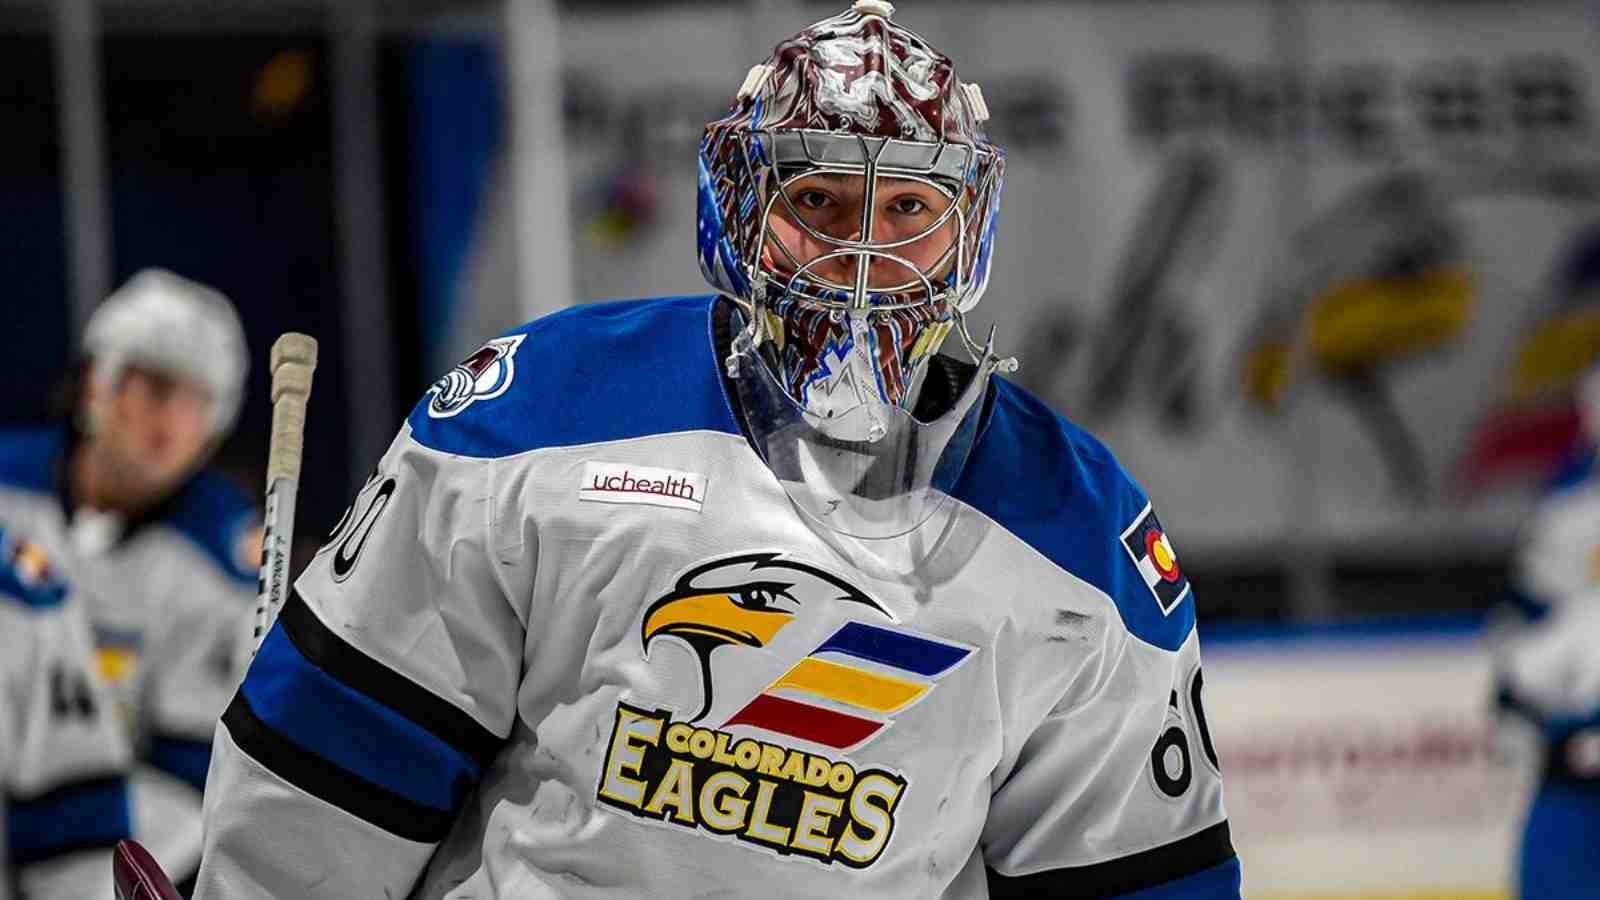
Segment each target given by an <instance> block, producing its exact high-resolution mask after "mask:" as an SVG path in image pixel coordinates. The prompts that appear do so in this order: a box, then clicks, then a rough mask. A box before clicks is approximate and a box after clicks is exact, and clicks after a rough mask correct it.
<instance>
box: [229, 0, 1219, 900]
mask: <svg viewBox="0 0 1600 900" xmlns="http://www.w3.org/2000/svg"><path fill="white" fill-rule="evenodd" d="M892 14H893V10H892V9H891V8H890V6H889V4H887V3H883V2H875V0H861V2H857V3H856V4H855V5H854V6H853V7H852V8H851V9H849V10H847V11H845V12H843V13H841V14H839V15H837V16H834V17H832V18H829V19H826V20H824V21H822V22H819V23H817V24H815V25H812V26H810V27H808V28H806V29H804V30H803V31H801V32H800V33H799V34H797V35H795V36H794V37H792V38H790V39H788V40H786V41H784V42H783V43H782V44H780V45H779V46H778V48H777V49H776V51H775V52H774V54H773V55H772V56H771V58H770V59H769V60H768V61H767V62H765V63H763V64H761V65H758V66H756V67H755V68H754V69H753V70H752V71H751V73H750V75H749V76H748V77H747V78H746V80H745V82H744V83H743V85H741V86H740V87H739V90H738V92H737V96H736V98H735V100H734V103H733V107H732V110H731V111H730V112H729V114H728V115H727V116H726V117H725V118H723V119H720V120H718V121H716V122H713V123H711V124H710V125H709V126H708V127H707V129H706V133H705V137H704V140H703V142H702V144H701V148H700V154H699V197H700V200H699V230H698V234H697V245H698V252H699V260H700V265H701V268H702V270H703V271H704V273H705V275H706V277H707V279H708V280H709V281H710V283H711V285H712V286H713V287H714V288H715V294H713V295H708V296H697V297H678V298H670V299H653V300H644V301H634V302H624V303H607V304H596V305H587V306H581V307H577V308H574V309H571V310H567V311H564V312H561V313H558V314H556V315H552V316H549V317H547V318H543V319H540V320H538V321H535V322H533V323H531V324H529V325H526V326H524V327H522V328H519V329H516V330H514V331H512V332H510V333H508V334H505V335H503V336H501V337H498V338H495V339H493V340H491V341H490V342H489V343H488V344H487V345H485V346H484V347H483V348H482V349H481V350H479V351H478V352H477V353H475V354H473V355H472V356H471V357H469V358H468V359H467V360H466V361H465V362H464V363H462V365H460V366H458V367H457V368H456V369H455V370H454V371H452V372H451V373H449V374H448V375H446V376H445V377H444V378H441V379H440V380H439V382H438V383H437V384H436V385H435V386H434V388H433V389H432V390H431V391H430V392H429V393H428V395H427V396H426V397H425V398H424V399H423V401H422V402H421V403H420V404H419V405H418V406H417V407H416V409H415V410H414V411H413V412H412V413H411V415H410V417H409V419H408V421H407V422H406V424H405V425H404V426H403V427H402V429H401V432H400V434H399V436H398V437H397V438H396V439H395V441H394V443H393V445H392V446H391V447H390V449H389V451H388V453H387V454H386V455H385V456H384V457H383V459H382V461H381V462H380V463H379V464H378V466H377V468H376V471H375V472H374V473H373V475H372V477H371V478H370V480H369V481H368V482H367V484H366V486H365V487H364V489H363V490H362V491H361V492H360V493H359V495H358V496H357V497H356V499H355V501H354V503H353V504H352V506H351V508H350V510H349V512H348V514H347V515H346V516H345V518H344V521H343V522H342V523H341V524H340V526H339V527H338V529H337V530H336V531H335V533H334V534H333V535H332V537H331V539H330V540H329V541H328V543H327V545H326V546H325V547H324V548H323V549H322V551H321V552H320V553H319V554H318V555H317V557H316V558H315V559H314V560H313V561H312V562H311V564H310V566H309V567H308V569H307V570H306V572H305V574H304V575H303V576H302V577H301V578H300V580H299V581H298V583H297V585H296V590H295V592H294V594H293V595H292V596H291V598H290V599H289V601H288V603H287V604H286V606H285V608H284V610H283V612H282V614H281V616H280V617H279V619H278V621H277V624H276V625H275V627H273V629H272V630H271V631H270V632H269V634H268V635H267V637H266V639H265V640H264V642H263V644H262V646H261V647H260V650H259V651H258V653H257V655H256V657H255V660H254V663H253V665H252V666H251V669H250V671H249V674H248V676H247V678H246V680H245V682H244V684H243V686H242V687H241V688H240V690H239V692H238V694H237V696H236V697H235V698H234V699H233V701H232V704H231V705H230V706H229V707H228V710H227V712H226V713H225V714H224V715H223V717H222V721H221V724H220V726H219V728H218V731H217V736H216V740H215V747H216V751H215V755H214V758H213V762H212V766H211V770H210V774H209V781H208V785H207V791H206V846H205V854H204V862H203V865H202V868H201V873H200V877H199V882H198V896H199V897H200V898H202V900H255V898H267V897H294V898H304V900H318V898H356V897H362V898H367V897H374V898H376V897H396V898H399V897H407V896H409V897H414V898H428V900H436V898H453V900H464V898H469V897H471V898H506V900H510V898H517V900H535V898H557V897H561V898H567V897H571V898H624V897H628V898H635V897H658V898H671V897H752V896H760V897H771V898H776V897H808V898H809V897H867V898H887V897H907V898H940V897H945V898H981V897H985V896H990V897H1114V896H1136V897H1138V898H1141V900H1153V898H1236V897H1238V895H1239V883H1240V867H1239V862H1238V860H1237V858H1236V856H1235V854H1234V851H1233V849H1232V844H1231V841H1230V838H1229V834H1228V824H1227V819H1226V815H1225V813H1224V810H1223V802H1222V782H1221V775H1220V772H1219V769H1218V765H1217V759H1216V754H1215V751H1214V749H1213V746H1212V742H1211V739H1210V735H1209V733H1208V732H1207V729H1206V724H1205V713H1204V705H1203V697H1202V686H1203V679H1202V676H1201V669H1200V656H1199V650H1198V644H1197V638H1196V634H1195V605H1194V598H1193V595H1192V591H1191V590H1190V588H1189V584H1188V581H1187V580H1186V578H1185V576H1184V574H1183V570H1182V568H1181V566H1180V565H1179V561H1178V557H1177V555H1176V553H1175V551H1174V549H1173V542H1172V541H1171V539H1170V538H1169V537H1168V536H1167V534H1166V532H1165V531H1164V530H1163V528H1162V525H1161V520H1160V519H1159V518H1158V516H1157V514H1156V512H1155V511H1154V510H1153V509H1152V507H1151V504H1150V501H1149V499H1148V498H1147V497H1146V496H1145V494H1144V493H1143V492H1142V491H1141V489H1140V488H1139V487H1138V486H1137V485H1136V484H1135V483H1134V482H1133V481H1132V480H1131V479H1130V478H1129V476H1128V475H1127V474H1126V473H1125V472H1124V471H1123V469H1122V468H1121V467H1120V466H1119V465H1118V463H1117V461H1116V460H1115V459H1114V458H1113V457H1112V455H1111V453H1110V452H1109V451H1107V450H1106V448H1105V447H1103V446H1102V445H1100V444H1099V443H1098V442H1096V441H1095V440H1094V439H1093V438H1091V437H1090V436H1089V435H1087V434H1086V433H1085V432H1083V431H1081V430H1080V429H1078V428H1077V427H1075V426H1073V425H1072V424H1070V423H1068V422H1067V421H1065V420H1064V419H1062V418H1060V417H1059V416H1057V415H1056V414H1054V413H1053V412H1051V411H1050V410H1049V409H1048V408H1046V407H1045V406H1044V405H1043V404H1041V403H1040V402H1039V401H1038V400H1036V399H1034V398H1033V397H1031V396H1029V395H1028V394H1026V393H1025V392H1024V391H1022V390H1020V389H1018V388H1017V387H1015V386H1013V385H1012V384H1011V383H1010V382H1008V381H1006V380H1005V379H1004V378H1003V377H1001V374H1002V373H1004V372H1005V371H1008V370H1010V369H1011V368H1012V367H1013V366H1014V362H1013V361H1012V360H1010V359H1009V358H1006V357H1002V356H999V355H997V353H996V351H995V349H994V344H993V339H992V335H991V336H990V337H988V338H982V339H980V338H979V337H978V336H975V335H974V334H973V332H972V330H971V329H970V328H969V326H968V321H967V316H968V315H969V313H970V312H971V310H972V309H973V307H974V305H975V304H976V303H977V302H978V300H979V298H980V296H981V295H982V294H983V293H984V289H985V287H986V286H987V284H988V282H989V279H990V275H991V272H992V270H993V261H994V249H995V233H996V216H997V209H998V204H999V198H1000V184H1001V175H1002V171H1003V168H1004V156H1003V153H1002V152H1001V150H1000V148H998V147H996V146H995V145H994V144H993V143H991V142H990V141H989V140H988V139H987V138H986V137H985V131H984V123H985V121H986V120H987V119H988V115H989V113H988V109H987V108H986V105H985V102H984V99H983V95H982V92H981V91H980V90H979V89H978V88H977V87H976V86H975V85H972V84H968V83H964V82H962V81H961V80H960V79H959V78H957V76H956V74H955V71H954V69H953V67H952V63H951V61H950V60H949V59H948V58H947V57H945V56H944V55H943V54H941V53H940V52H938V51H937V50H935V49H933V48H932V47H931V46H929V44H928V43H927V42H926V41H924V40H923V39H922V38H921V37H919V36H917V35H916V34H914V33H912V32H911V31H909V30H907V29H906V28H904V27H903V26H901V25H900V24H899V23H898V22H896V21H894V20H893V18H892ZM947 338H953V340H951V341H949V343H950V344H951V345H952V346H953V347H955V348H956V349H957V352H958V354H959V356H964V357H966V358H964V359H963V358H958V356H957V355H944V354H942V353H940V350H941V348H943V347H944V345H945V344H946V343H947Z"/></svg>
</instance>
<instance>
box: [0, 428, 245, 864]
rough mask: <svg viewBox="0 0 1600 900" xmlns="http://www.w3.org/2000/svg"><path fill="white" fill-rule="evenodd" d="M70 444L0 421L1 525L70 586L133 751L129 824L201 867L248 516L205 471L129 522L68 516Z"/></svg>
mask: <svg viewBox="0 0 1600 900" xmlns="http://www.w3.org/2000/svg"><path fill="white" fill-rule="evenodd" d="M72 440H73V436H72V434H71V433H70V432H69V431H68V430H67V429H64V428H26V429H6V430H0V521H3V522H7V523H11V524H13V525H15V526H16V527H17V528H18V529H20V530H21V531H22V532H23V533H25V534H27V535H28V536H29V537H30V539H32V540H34V541H37V542H38V543H39V544H40V545H41V546H42V547H43V548H44V550H45V552H46V553H47V554H48V555H49V557H50V559H51V561H52V563H53V564H54V565H55V566H56V568H57V569H58V570H59V571H61V572H62V573H63V575H64V577H65V578H66V579H68V580H69V581H70V582H72V583H73V584H75V585H78V586H79V587H80V588H81V589H82V591H83V593H84V595H85V598H84V606H85V609H86V613H87V615H88V618H89V621H90V624H91V626H92V628H93V635H94V644H95V662H96V667H97V670H98V673H99V675H100V677H101V679H102V680H104V681H105V682H106V683H107V684H108V685H109V686H110V688H111V691H112V694H113V698H114V702H113V704H112V706H113V708H114V710H115V720H116V721H118V722H120V723H121V725H122V726H123V730H124V732H125V740H127V741H129V742H131V743H132V745H133V746H134V749H135V755H136V758H137V760H138V762H137V763H136V765H135V768H134V771H133V774H132V779H133V797H134V804H135V808H136V815H135V831H136V834H137V836H138V837H139V838H140V839H141V840H143V841H146V842H148V846H149V847H150V850H151V852H152V853H154V854H155V855H156V857H157V859H159V860H160V861H161V862H162V864H163V865H165V866H167V867H168V868H169V871H171V872H172V874H174V875H175V876H176V877H178V878H180V879H183V878H187V877H190V876H192V875H193V874H194V872H195V869H196V868H197V867H198V865H199V855H200V828H199V824H198V823H199V816H200V805H201V790H202V787H203V785H204V779H205V774H206V770H207V767H208V766H209V764H210V753H211V735H212V732H213V731H214V730H215V728H216V722H217V718H218V716H219V715H221V712H222V710H223V708H224V707H225V706H226V705H227V703H228V699H229V698H230V697H231V696H232V694H233V691H234V689H235V688H236V687H237V686H238V683H239V679H240V676H241V674H242V673H241V672H240V665H239V661H240V659H241V658H242V657H243V656H244V649H245V648H246V647H248V644H246V643H245V642H246V641H248V640H249V635H250V628H251V624H252V620H251V616H250V611H251V609H252V608H253V603H254V596H255V582H256V572H255V570H254V568H253V566H254V563H253V562H252V561H251V560H250V559H249V558H248V557H249V554H250V552H251V549H252V548H253V547H258V546H259V545H258V544H253V543H252V540H251V538H252V535H251V531H252V529H255V528H256V527H257V526H258V525H259V522H260V518H259V515H258V514H257V512H256V510H255V508H254V507H253V505H252V504H251V503H250V502H249V501H248V500H247V499H246V498H245V497H244V496H243V495H242V494H241V493H240V492H239V491H237V490H236V489H234V488H233V487H232V486H231V485H229V484H228V483H227V482H226V481H224V480H223V479H222V478H221V477H219V476H216V475H212V474H209V473H202V474H200V475H198V476H196V477H195V478H193V479H191V481H190V482H189V483H188V484H186V485H185V486H184V487H183V488H182V489H181V490H180V491H178V492H177V493H176V494H175V495H174V496H173V497H172V498H170V499H169V500H168V501H167V502H166V503H164V504H162V505H161V506H160V507H159V508H157V509H155V510H152V511H151V512H150V513H149V514H147V515H145V516H144V517H142V518H141V519H139V520H137V521H118V520H115V519H113V518H111V517H107V516H100V515H96V514H85V512H84V511H82V510H78V511H76V512H75V511H74V510H72V509H71V505H70V504H69V502H68V501H67V499H66V498H67V496H68V495H67V490H66V488H65V485H64V484H63V481H62V477H61V476H62V473H63V471H64V465H65V460H66V458H67V456H68V454H69V452H70V446H71V442H72ZM256 552H259V551H256ZM258 559H259V558H258Z"/></svg>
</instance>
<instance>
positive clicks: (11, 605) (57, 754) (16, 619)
mask: <svg viewBox="0 0 1600 900" xmlns="http://www.w3.org/2000/svg"><path fill="white" fill-rule="evenodd" d="M84 613H85V610H84V608H83V597H82V596H81V594H79V593H78V592H76V591H75V585H71V584H69V582H67V581H66V580H64V579H63V578H62V577H61V575H60V573H59V572H57V571H55V570H54V568H53V567H52V565H51V560H50V558H49V557H48V555H47V554H46V553H45V552H44V550H43V549H42V548H41V547H40V546H39V545H37V544H34V543H31V542H29V541H28V540H26V539H24V538H23V537H21V536H19V534H18V533H17V532H16V531H15V530H14V529H12V528H11V527H9V526H0V784H3V787H4V790H3V797H4V801H3V808H4V815H3V822H4V825H5V832H6V840H5V851H4V855H5V863H4V864H0V875H3V874H5V872H6V866H7V865H9V866H10V867H11V870H10V871H11V874H12V876H13V877H14V880H15V883H16V884H18V885H20V886H21V888H22V895H23V896H24V897H27V898H29V900H37V898H60V900H85V898H89V900H93V898H101V897H109V896H110V893H111V878H110V864H111V863H110V859H111V856H110V849H111V846H112V845H113V844H115V843H116V842H117V841H118V840H121V839H122V838H125V837H128V836H129V833H130V827H131V821H130V812H129V800H128V786H127V778H126V776H127V770H128V765H129V762H130V752H129V749H128V746H127V742H126V739H125V737H124V735H123V733H122V729H121V728H119V727H118V724H117V721H116V712H115V709H114V706H113V703H112V702H111V697H110V694H109V692H108V691H107V689H106V686H105V685H104V684H103V683H102V682H101V681H100V679H99V677H98V676H97V675H96V673H95V671H94V656H93V653H94V650H93V646H92V643H91V639H90V635H89V625H88V621H87V619H86V617H85V615H84ZM12 880H13V879H12V878H4V877H0V894H3V892H4V891H5V890H6V887H5V884H6V883H10V882H11V881H12Z"/></svg>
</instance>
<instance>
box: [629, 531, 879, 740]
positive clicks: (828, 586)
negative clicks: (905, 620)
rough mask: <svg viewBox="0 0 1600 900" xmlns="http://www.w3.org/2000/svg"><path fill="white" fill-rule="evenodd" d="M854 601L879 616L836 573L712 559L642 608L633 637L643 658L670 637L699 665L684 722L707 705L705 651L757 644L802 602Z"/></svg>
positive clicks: (757, 558) (758, 559)
mask: <svg viewBox="0 0 1600 900" xmlns="http://www.w3.org/2000/svg"><path fill="white" fill-rule="evenodd" d="M841 601H842V602H847V603H860V604H862V605H864V606H867V607H870V608H872V609H875V610H877V611H878V612H880V613H882V614H883V615H885V616H888V617H890V618H893V617H892V616H889V611H888V610H886V609H884V608H883V607H882V606H880V605H878V603H877V601H875V600H873V599H872V598H871V597H868V596H867V595H866V594H865V593H863V592H862V591H860V590H859V589H857V588H855V587H853V586H852V585H850V584H848V583H846V582H844V581H843V580H841V579H839V578H838V577H837V576H835V575H832V574H830V573H828V572H824V571H822V570H821V569H818V568H816V567H814V566H809V565H806V564H805V563H800V562H795V561H794V560H789V559H783V558H781V556H780V555H779V554H778V553H744V554H740V555H738V556H732V557H725V558H721V559H714V560H711V561H710V562H706V563H702V564H700V565H697V566H695V567H694V568H692V569H690V570H689V571H687V572H685V573H684V574H683V575H682V576H681V577H679V578H678V581H677V584H675V585H674V586H673V589H672V590H671V591H670V592H669V593H667V594H666V595H665V596H663V597H661V598H660V599H659V600H657V601H656V602H655V603H652V604H651V605H650V608H649V609H647V610H645V613H644V622H643V624H642V625H640V634H639V639H640V642H641V643H642V644H643V645H644V651H645V654H646V656H648V655H649V653H650V643H651V642H652V641H654V640H656V639H657V638H662V637H675V638H678V639H679V640H681V641H683V642H684V643H685V644H687V645H688V646H689V648H690V649H691V650H693V651H694V652H695V656H696V657H698V659H699V663H700V680H701V685H702V696H703V698H704V699H703V701H702V703H701V707H700V711H699V712H698V713H696V714H695V716H694V718H693V719H691V720H690V721H692V722H698V721H699V720H700V719H702V718H704V717H705V715H706V713H708V712H710V711H711V702H712V689H711V654H712V653H714V652H716V650H717V649H718V648H720V647H725V646H728V645H729V644H738V645H742V646H745V647H764V646H766V645H767V643H768V642H770V641H771V640H772V639H773V637H774V636H776V635H777V633H778V632H779V631H781V630H783V627H784V626H785V625H788V624H789V623H790V622H791V621H793V620H794V617H795V614H796V613H797V612H799V611H800V609H801V608H802V607H804V606H807V605H810V604H817V603H828V602H841Z"/></svg>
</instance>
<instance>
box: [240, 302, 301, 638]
mask: <svg viewBox="0 0 1600 900" xmlns="http://www.w3.org/2000/svg"><path fill="white" fill-rule="evenodd" d="M270 368H271V371H272V443H271V445H270V446H269V447H268V448H267V498H266V515H265V521H264V522H263V527H262V533H261V577H260V579H259V580H258V581H257V583H256V588H257V596H256V618H255V628H254V631H253V634H252V650H251V655H252V656H254V653H255V650H256V649H259V648H260V647H261V642H262V641H263V640H264V639H266V636H267V631H268V630H269V629H270V628H272V623H273V620H275V619H276V618H277V616H278V610H280V609H282V608H283V602H284V600H285V598H287V597H288V595H289V553H290V550H291V549H292V548H293V546H294V506H295V494H296V493H298V491H299V488H300V459H301V455H302V451H303V449H304V446H305V431H306V401H307V400H309V399H310V398H311V375H312V373H313V372H314V371H315V370H316V368H317V340H316V338H313V337H310V336H309V335H304V334H298V333H296V332H293V331H290V332H285V333H284V334H283V335H281V336H280V337H279V338H278V339H277V340H276V341H275V342H273V344H272V356H271V362H270Z"/></svg>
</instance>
